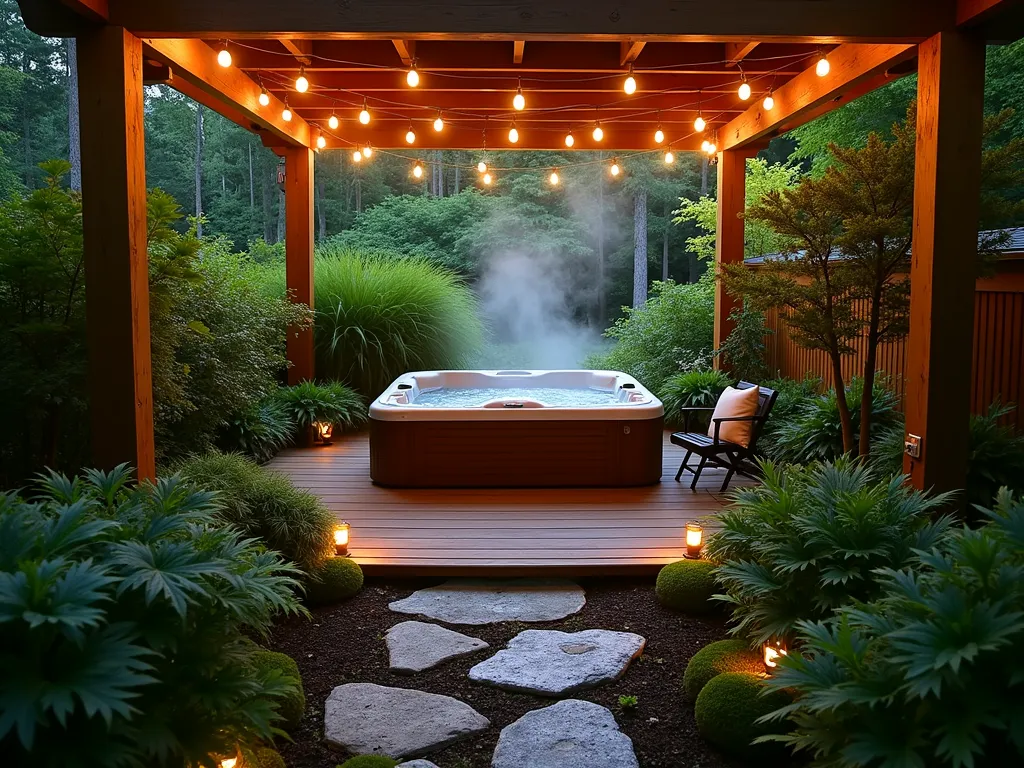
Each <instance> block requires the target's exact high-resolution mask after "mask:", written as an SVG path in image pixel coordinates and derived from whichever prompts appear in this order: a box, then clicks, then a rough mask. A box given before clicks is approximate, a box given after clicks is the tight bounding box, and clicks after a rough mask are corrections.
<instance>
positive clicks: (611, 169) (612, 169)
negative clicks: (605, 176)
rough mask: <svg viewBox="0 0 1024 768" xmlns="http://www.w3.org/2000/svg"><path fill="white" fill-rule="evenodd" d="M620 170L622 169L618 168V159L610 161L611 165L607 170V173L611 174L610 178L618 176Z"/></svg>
mask: <svg viewBox="0 0 1024 768" xmlns="http://www.w3.org/2000/svg"><path fill="white" fill-rule="evenodd" d="M621 170H622V169H621V168H619V159H618V158H615V159H614V160H612V164H611V166H610V167H609V168H608V172H609V173H611V175H612V176H618V175H619V171H621Z"/></svg>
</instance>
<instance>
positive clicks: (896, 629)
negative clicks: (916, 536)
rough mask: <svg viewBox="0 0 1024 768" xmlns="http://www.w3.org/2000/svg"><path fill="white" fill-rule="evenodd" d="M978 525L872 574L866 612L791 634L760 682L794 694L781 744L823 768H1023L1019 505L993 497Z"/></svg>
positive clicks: (1022, 521) (1023, 588)
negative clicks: (876, 589)
mask: <svg viewBox="0 0 1024 768" xmlns="http://www.w3.org/2000/svg"><path fill="white" fill-rule="evenodd" d="M986 517H987V518H988V520H989V522H987V524H986V525H984V526H983V527H981V528H980V529H978V530H971V529H969V528H963V529H960V530H957V531H955V532H953V533H952V534H951V535H950V536H947V537H946V538H944V539H943V540H942V541H941V542H938V546H934V547H927V548H925V549H924V550H923V551H920V552H918V553H917V554H916V555H915V556H914V558H913V559H912V560H911V561H910V562H909V563H907V564H906V565H907V566H908V567H906V568H905V569H903V570H896V569H893V568H885V569H884V570H882V571H881V573H880V576H879V581H880V586H881V592H880V594H878V595H877V596H876V597H875V599H874V600H873V601H872V602H870V603H868V604H866V605H863V606H856V607H852V606H850V607H846V608H843V609H841V610H840V611H839V614H838V616H837V617H835V618H834V619H832V620H830V621H828V622H814V621H803V622H800V625H799V631H800V638H801V640H802V649H803V651H802V653H800V654H790V655H789V656H788V657H784V658H782V659H780V661H779V666H778V668H777V669H776V670H775V674H774V676H773V677H772V678H771V680H770V681H769V685H770V686H771V687H772V688H773V689H776V690H777V689H781V688H792V689H793V690H794V691H795V692H796V694H797V700H796V702H795V703H794V704H792V706H790V707H788V708H784V709H781V710H779V712H778V716H779V717H783V716H786V715H788V716H789V718H790V719H791V720H792V723H793V724H794V725H795V731H794V732H793V733H792V734H791V735H789V736H787V737H785V738H784V739H783V740H784V741H785V742H786V743H788V744H790V745H792V746H793V747H795V748H796V749H798V750H803V751H805V752H809V753H811V754H812V755H813V756H814V758H815V759H814V764H815V765H821V766H826V765H827V766H835V768H855V767H856V768H860V767H861V766H867V765H872V766H873V765H895V764H896V762H895V761H896V760H897V759H898V761H899V764H900V765H927V766H970V765H985V766H1004V765H1005V766H1009V765H1021V764H1022V763H1024V740H1022V739H1021V735H1020V724H1021V705H1020V702H1021V693H1022V690H1021V687H1022V681H1024V655H1022V653H1021V652H1022V650H1024V504H1022V503H1021V501H1020V500H1016V499H1014V498H1013V497H1012V495H1011V494H1010V493H1009V491H1007V490H1006V489H1003V490H1002V491H1001V492H1000V493H999V494H998V497H997V503H996V508H995V510H994V511H992V512H988V511H986Z"/></svg>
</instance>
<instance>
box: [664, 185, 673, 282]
mask: <svg viewBox="0 0 1024 768" xmlns="http://www.w3.org/2000/svg"><path fill="white" fill-rule="evenodd" d="M664 210H665V234H664V236H663V237H662V238H661V281H662V282H663V283H664V282H668V234H669V232H670V231H671V229H672V220H671V219H670V218H669V215H668V214H669V204H668V200H666V201H665V208H664Z"/></svg>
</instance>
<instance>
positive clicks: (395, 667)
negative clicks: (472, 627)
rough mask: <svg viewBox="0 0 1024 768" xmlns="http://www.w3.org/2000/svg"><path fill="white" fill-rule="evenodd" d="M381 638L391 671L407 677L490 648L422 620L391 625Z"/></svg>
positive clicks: (478, 641) (471, 638) (482, 643)
mask: <svg viewBox="0 0 1024 768" xmlns="http://www.w3.org/2000/svg"><path fill="white" fill-rule="evenodd" d="M385 639H386V641H387V644H388V656H389V657H390V664H391V671H392V672H399V673H401V674H409V675H411V674H413V673H414V672H422V671H423V670H424V669H430V668H431V667H434V666H437V665H438V664H440V663H441V662H442V661H445V660H446V659H453V658H455V657H456V656H465V655H466V654H468V653H475V652H476V651H479V650H481V649H483V648H489V647H490V646H489V645H488V644H487V643H485V642H484V641H483V640H478V639H477V638H475V637H469V636H468V635H463V634H460V633H458V632H453V631H452V630H450V629H445V628H444V627H439V626H437V624H427V623H426V622H423V621H403V622H402V623H401V624H395V626H393V627H392V628H391V629H389V630H388V633H387V635H386V636H385Z"/></svg>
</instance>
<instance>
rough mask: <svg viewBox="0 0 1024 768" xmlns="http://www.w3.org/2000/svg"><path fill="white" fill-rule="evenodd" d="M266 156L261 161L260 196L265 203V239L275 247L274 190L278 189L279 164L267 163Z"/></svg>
mask: <svg viewBox="0 0 1024 768" xmlns="http://www.w3.org/2000/svg"><path fill="white" fill-rule="evenodd" d="M267 160H268V158H267V157H266V156H265V155H264V157H263V159H262V160H261V168H262V173H261V174H260V178H261V182H260V190H261V192H260V196H261V198H262V201H263V239H264V240H265V241H266V242H267V243H269V244H271V245H273V244H274V243H276V242H277V241H276V240H275V239H274V190H275V189H277V164H276V163H270V162H267Z"/></svg>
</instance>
